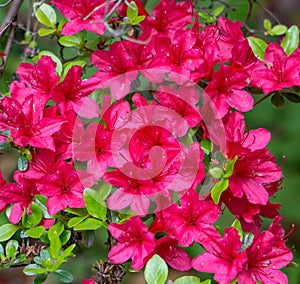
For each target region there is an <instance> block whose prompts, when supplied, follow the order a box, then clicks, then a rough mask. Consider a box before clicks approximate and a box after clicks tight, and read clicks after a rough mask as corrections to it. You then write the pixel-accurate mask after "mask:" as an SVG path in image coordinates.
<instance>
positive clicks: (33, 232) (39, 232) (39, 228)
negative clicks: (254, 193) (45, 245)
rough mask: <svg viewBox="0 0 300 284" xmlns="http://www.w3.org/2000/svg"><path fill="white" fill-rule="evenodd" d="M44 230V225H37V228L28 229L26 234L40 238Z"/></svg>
mask: <svg viewBox="0 0 300 284" xmlns="http://www.w3.org/2000/svg"><path fill="white" fill-rule="evenodd" d="M44 231H45V228H44V227H43V226H37V227H35V228H31V229H28V230H27V231H26V234H27V236H28V237H31V238H35V239H38V238H39V237H40V236H41V235H42V234H43V232H44Z"/></svg>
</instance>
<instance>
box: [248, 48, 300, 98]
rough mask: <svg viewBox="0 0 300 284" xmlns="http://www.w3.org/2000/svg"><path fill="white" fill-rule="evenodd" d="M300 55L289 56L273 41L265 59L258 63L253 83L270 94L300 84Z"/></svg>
mask: <svg viewBox="0 0 300 284" xmlns="http://www.w3.org/2000/svg"><path fill="white" fill-rule="evenodd" d="M299 64H300V59H299V56H295V55H294V54H293V53H292V54H291V55H290V56H287V55H286V53H285V52H284V50H283V48H282V47H281V46H280V45H279V44H278V43H271V44H269V46H268V47H267V49H266V51H265V61H264V62H261V63H260V64H259V65H257V66H256V67H255V68H254V70H253V73H252V75H251V84H252V85H254V86H256V87H258V88H261V89H262V90H263V92H264V93H266V94H268V93H271V92H273V91H276V90H282V89H284V88H289V87H292V86H300V78H299V72H300V69H299Z"/></svg>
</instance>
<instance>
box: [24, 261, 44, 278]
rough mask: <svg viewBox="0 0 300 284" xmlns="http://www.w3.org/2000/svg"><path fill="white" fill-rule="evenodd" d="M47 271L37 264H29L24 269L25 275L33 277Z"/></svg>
mask: <svg viewBox="0 0 300 284" xmlns="http://www.w3.org/2000/svg"><path fill="white" fill-rule="evenodd" d="M46 272H47V269H46V268H43V267H41V266H40V265H37V264H28V265H27V266H25V267H24V269H23V273H24V274H26V275H28V276H31V275H36V274H43V273H46Z"/></svg>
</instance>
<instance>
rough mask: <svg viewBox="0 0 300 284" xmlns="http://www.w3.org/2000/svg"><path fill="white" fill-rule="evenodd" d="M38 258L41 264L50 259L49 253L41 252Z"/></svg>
mask: <svg viewBox="0 0 300 284" xmlns="http://www.w3.org/2000/svg"><path fill="white" fill-rule="evenodd" d="M40 257H41V259H42V261H43V262H44V261H46V260H47V259H50V258H51V256H50V253H49V251H47V250H45V249H43V250H41V252H40Z"/></svg>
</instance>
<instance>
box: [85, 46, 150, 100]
mask: <svg viewBox="0 0 300 284" xmlns="http://www.w3.org/2000/svg"><path fill="white" fill-rule="evenodd" d="M153 58H154V55H153V52H152V47H151V44H150V45H142V44H137V43H132V42H129V41H116V42H114V43H113V44H111V45H110V47H109V51H108V50H97V51H95V52H94V53H93V54H92V55H91V62H92V64H93V65H95V66H96V67H97V68H98V69H99V71H98V72H97V73H96V74H95V75H94V76H95V77H96V78H99V79H100V80H101V82H102V83H103V86H104V87H110V91H111V94H112V96H113V97H114V98H116V99H121V98H123V97H125V96H126V95H127V94H128V93H129V91H130V84H131V82H132V81H134V80H135V79H136V77H137V75H138V72H137V70H140V69H147V68H148V67H149V64H150V63H151V62H152V60H153Z"/></svg>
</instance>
